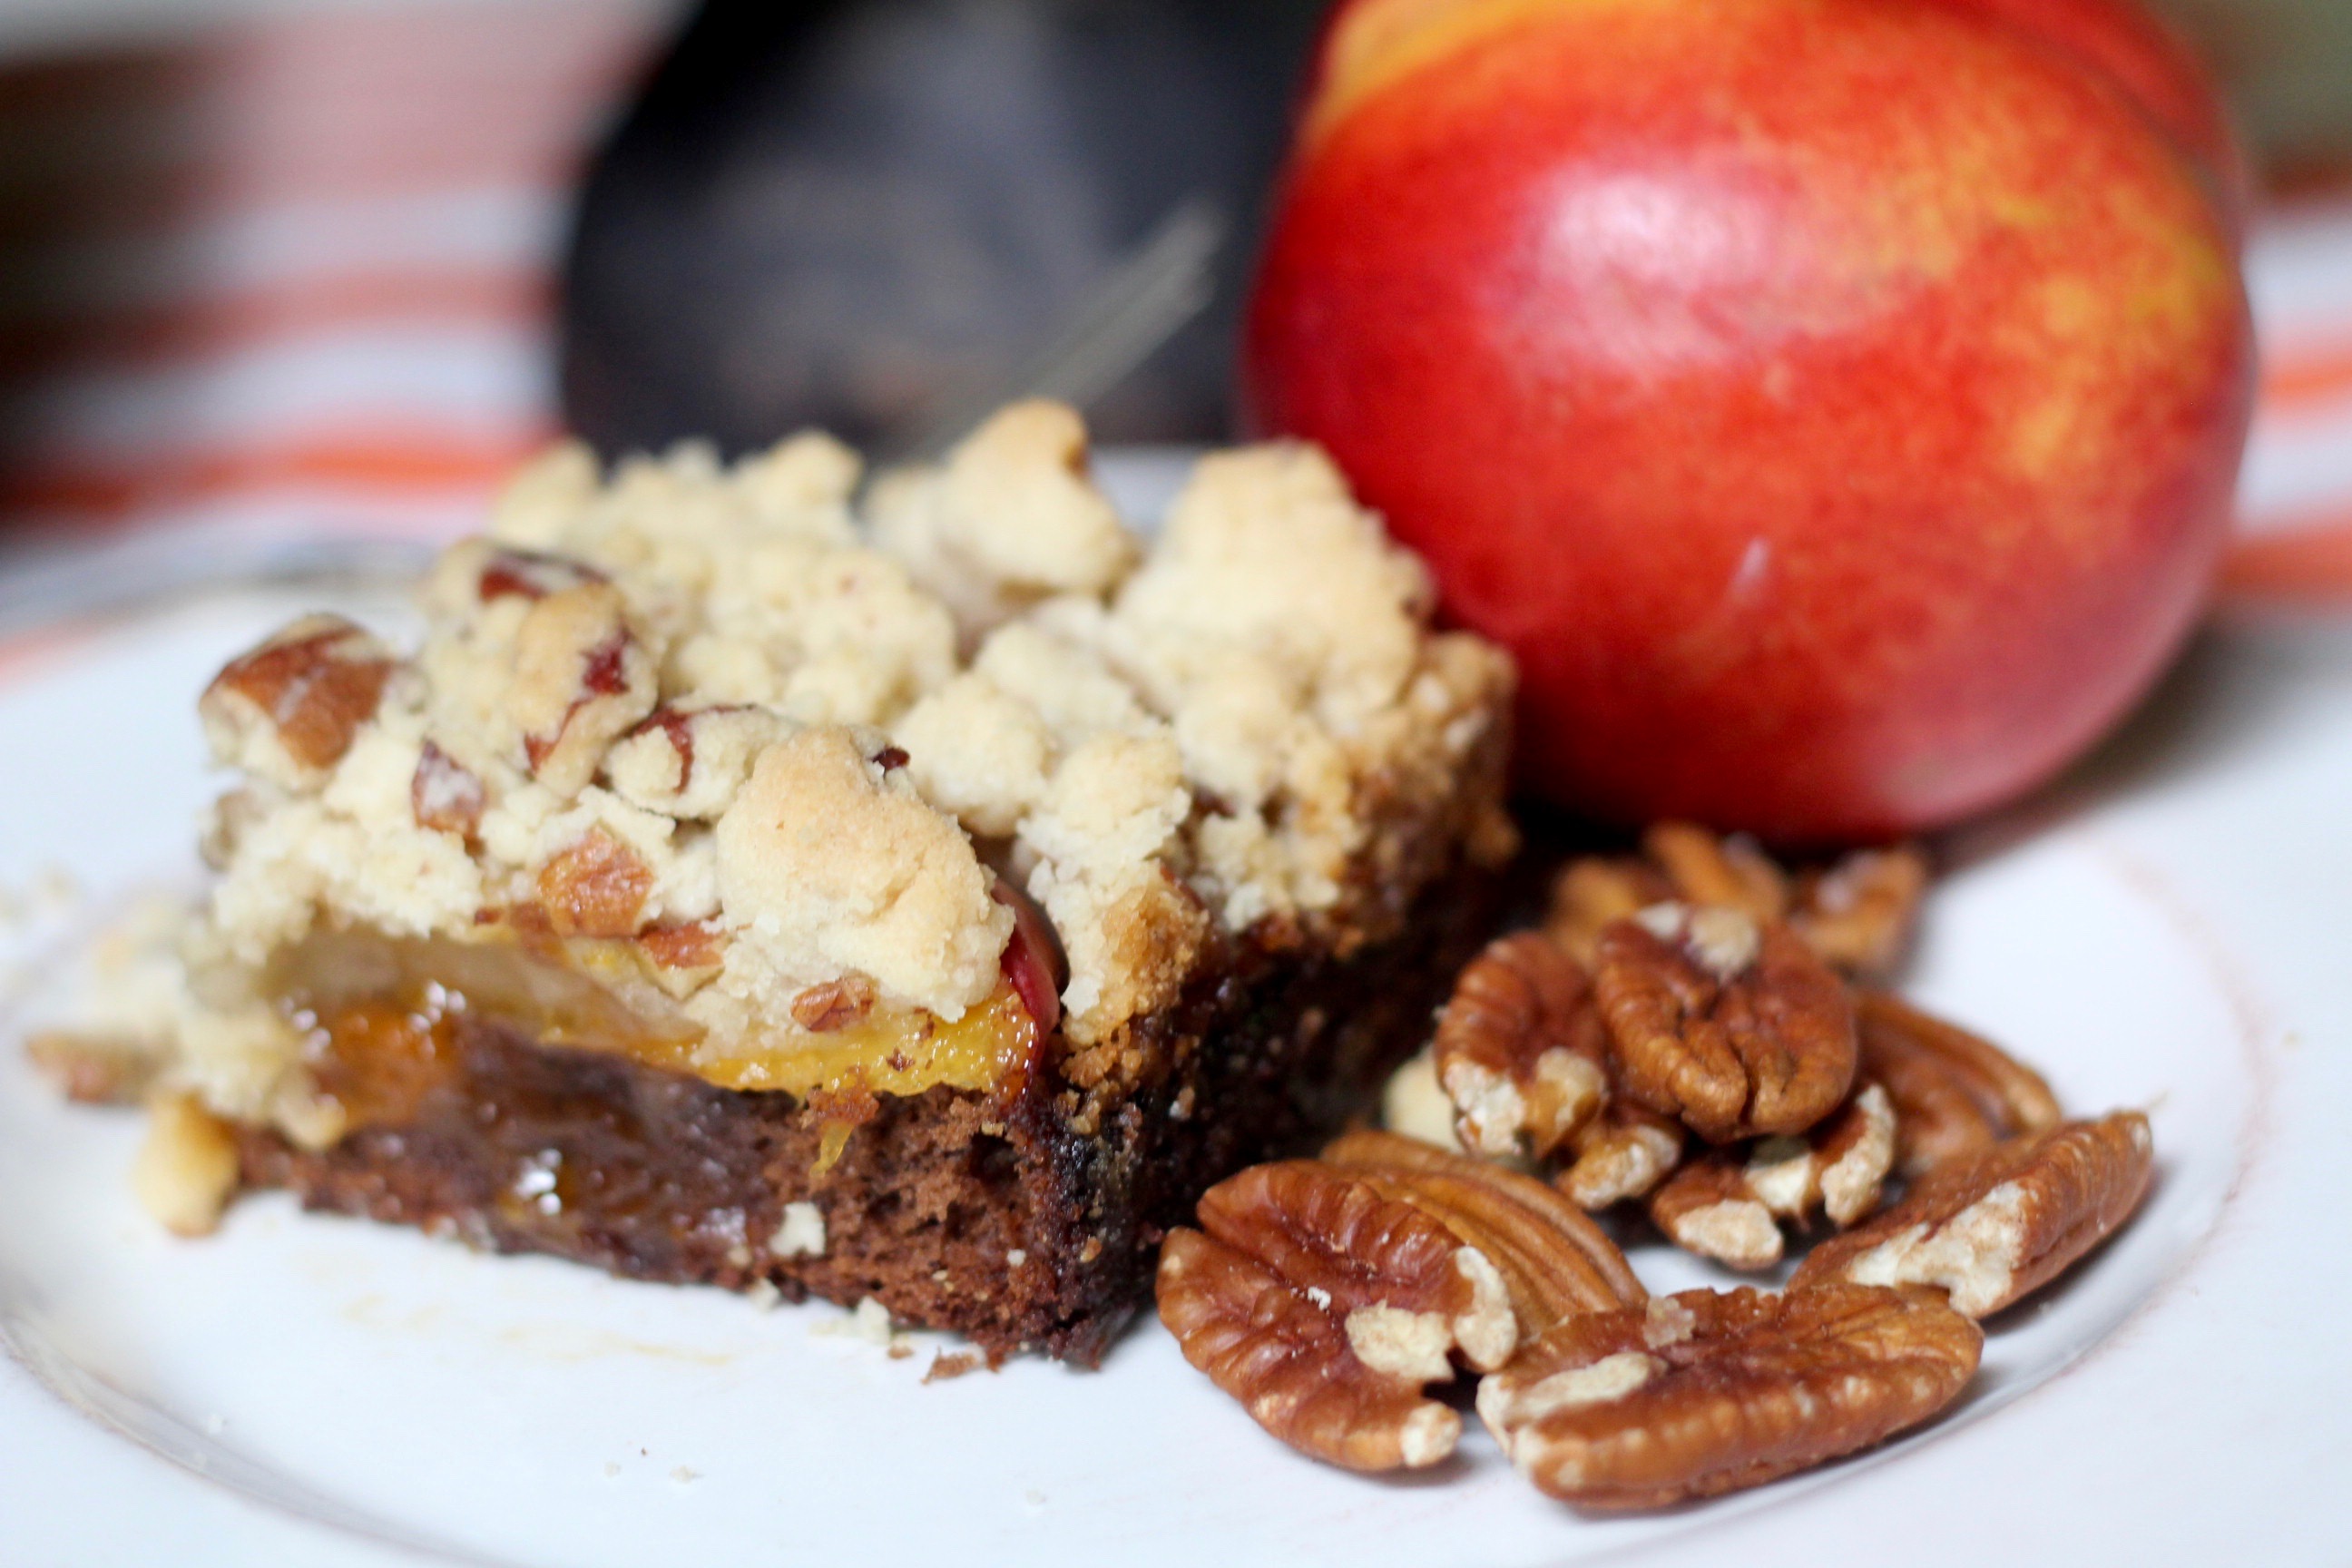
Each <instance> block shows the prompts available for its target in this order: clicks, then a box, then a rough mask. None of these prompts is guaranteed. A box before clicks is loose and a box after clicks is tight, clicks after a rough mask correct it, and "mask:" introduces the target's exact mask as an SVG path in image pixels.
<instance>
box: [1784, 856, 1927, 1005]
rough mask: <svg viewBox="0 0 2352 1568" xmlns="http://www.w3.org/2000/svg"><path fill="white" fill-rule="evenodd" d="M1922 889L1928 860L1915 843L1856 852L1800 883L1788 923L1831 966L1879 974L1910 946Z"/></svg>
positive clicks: (1807, 875)
mask: <svg viewBox="0 0 2352 1568" xmlns="http://www.w3.org/2000/svg"><path fill="white" fill-rule="evenodd" d="M1926 894H1927V853H1926V852H1925V851H1924V850H1922V849H1921V848H1920V847H1918V846H1917V845H1916V844H1897V845H1894V846H1892V847H1888V848H1885V849H1857V850H1854V851H1853V853H1852V854H1850V855H1847V856H1846V857H1845V858H1843V859H1841V860H1839V861H1838V862H1837V863H1836V864H1835V865H1833V866H1831V867H1830V868H1827V869H1826V870H1821V871H1813V872H1808V873H1807V874H1806V875H1805V876H1804V877H1802V878H1801V879H1799V882H1798V889H1797V899H1796V906H1795V908H1794V910H1792V911H1791V912H1790V916H1789V924H1790V928H1791V929H1792V930H1794V931H1796V933H1797V934H1798V935H1799V936H1801V937H1803V938H1804V939H1805V941H1806V942H1807V943H1808V944H1810V945H1811V948H1812V950H1813V951H1814V952H1818V953H1820V954H1821V955H1822V962H1823V963H1828V964H1829V965H1831V966H1832V968H1835V969H1838V970H1842V971H1843V972H1844V973H1848V974H1863V975H1869V974H1884V973H1886V972H1887V971H1888V970H1890V969H1892V968H1894V967H1895V961H1896V960H1897V959H1899V958H1901V957H1902V956H1903V951H1904V949H1905V948H1906V947H1907V946H1908V945H1909V944H1910V941H1911V931H1912V928H1913V926H1914V925H1915V924H1916V922H1917V921H1918V917H1919V900H1921V899H1922V898H1924V897H1925V896H1926Z"/></svg>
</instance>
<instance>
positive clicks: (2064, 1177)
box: [1790, 1110, 2154, 1318]
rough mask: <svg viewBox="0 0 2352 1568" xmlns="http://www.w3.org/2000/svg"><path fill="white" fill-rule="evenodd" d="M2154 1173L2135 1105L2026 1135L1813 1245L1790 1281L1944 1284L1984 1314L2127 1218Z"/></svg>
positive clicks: (1963, 1304) (1966, 1306)
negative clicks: (1857, 1225) (2095, 1118)
mask: <svg viewBox="0 0 2352 1568" xmlns="http://www.w3.org/2000/svg"><path fill="white" fill-rule="evenodd" d="M2153 1168H2154V1145H2153V1143H2152V1142H2151V1140H2150V1139H2149V1136H2148V1130H2147V1117H2145V1116H2142V1115H2141V1114H2140V1113H2139V1112H2137V1111H2136V1110H2125V1111H2117V1112H2116V1114H2114V1115H2112V1116H2109V1117H2107V1118H2106V1119H2105V1121H2071V1122H2067V1123H2065V1124H2064V1125H2063V1126H2059V1127H2053V1128H2050V1129H2047V1130H2046V1131H2041V1132H2033V1133H2028V1134H2026V1135H2025V1136H2023V1137H2021V1138H2016V1139H2012V1140H2011V1141H2010V1142H2007V1143H2003V1144H2001V1145H2000V1146H1999V1147H1998V1148H1994V1149H1990V1150H1987V1151H1986V1152H1983V1153H1981V1154H1979V1155H1978V1156H1976V1157H1975V1158H1974V1159H1971V1160H1968V1161H1964V1162H1961V1163H1957V1164H1952V1165H1946V1166H1943V1167H1940V1168H1938V1169H1937V1170H1934V1171H1931V1172H1929V1173H1927V1175H1926V1176H1923V1177H1921V1178H1920V1180H1919V1182H1918V1184H1916V1185H1915V1186H1914V1187H1913V1188H1912V1189H1911V1192H1910V1194H1909V1195H1908V1196H1906V1198H1905V1199H1904V1200H1903V1201H1902V1202H1901V1203H1899V1204H1897V1205H1895V1206H1894V1207H1893V1208H1890V1209H1888V1210H1887V1211H1886V1212H1885V1213H1884V1214H1882V1215H1879V1216H1878V1217H1877V1218H1876V1219H1874V1220H1873V1221H1871V1222H1870V1223H1869V1224H1867V1225H1865V1226H1862V1227H1860V1228H1859V1229H1856V1230H1852V1231H1849V1232H1847V1233H1846V1234H1845V1235H1843V1236H1841V1237H1834V1238H1832V1240H1829V1241H1826V1242H1823V1243H1822V1245H1821V1246H1819V1247H1815V1248H1814V1249H1813V1251H1812V1254H1811V1256H1810V1257H1808V1258H1806V1259H1805V1261H1804V1263H1803V1264H1802V1265H1801V1266H1800V1267H1799V1268H1798V1269H1797V1272H1796V1276H1795V1278H1794V1279H1791V1280H1790V1288H1791V1289H1804V1288H1813V1287H1819V1286H1821V1285H1823V1284H1826V1283H1829V1282H1832V1281H1836V1280H1851V1281H1853V1282H1854V1283H1857V1284H1864V1285H1934V1286H1940V1287H1942V1288H1943V1289H1946V1290H1948V1291H1949V1292H1950V1293H1951V1299H1952V1305H1953V1306H1954V1307H1955V1308H1956V1309H1958V1310H1960V1311H1962V1312H1965V1313H1967V1314H1968V1315H1969V1317H1972V1318H1982V1317H1987V1316H1990V1314H1992V1313H1994V1312H1997V1311H1999V1310H2001V1309H2002V1308H2003V1307H2006V1306H2008V1305H2009V1304H2010V1303H2011V1302H2012V1301H2014V1300H2018V1299H2019V1298H2020V1297H2021V1296H2024V1295H2026V1294H2028V1293H2029V1292H2031V1291H2033V1290H2035V1289H2040V1288H2041V1287H2042V1285H2044V1284H2046V1283H2048V1282H2049V1281H2050V1280H2052V1279H2055V1278H2056V1277H2057V1276H2058V1275H2059V1274H2061V1273H2063V1272H2064V1271H2065V1269H2066V1268H2068V1267H2069V1266H2071V1265H2072V1264H2073V1263H2074V1260H2075V1259H2077V1258H2081V1257H2082V1256H2083V1255H2084V1253H2086V1252H2088V1251H2090V1250H2091V1248H2093V1247H2096V1246H2097V1245H2098V1244H2099V1243H2100V1242H2101V1241H2103V1240H2105V1238H2106V1237H2107V1236H2108V1235H2109V1234H2110V1233H2112V1232H2113V1231H2114V1230H2115V1229H2116V1226H2120V1225H2122V1224H2123V1223H2124V1221H2125V1220H2126V1219H2128V1218H2130V1217H2131V1214H2132V1211H2133V1210H2134V1209H2136V1208H2137V1207H2138V1206H2139V1201H2140V1199H2141V1198H2142V1197H2143V1196H2145V1195H2146V1194H2147V1185H2148V1179H2149V1176H2150V1174H2151V1173H2152V1171H2153Z"/></svg>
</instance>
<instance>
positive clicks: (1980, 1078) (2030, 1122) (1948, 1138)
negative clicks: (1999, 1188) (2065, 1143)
mask: <svg viewBox="0 0 2352 1568" xmlns="http://www.w3.org/2000/svg"><path fill="white" fill-rule="evenodd" d="M1854 1022H1855V1025H1856V1026H1857V1029H1858V1031H1859V1034H1860V1038H1861V1045H1862V1065H1863V1070H1864V1072H1866V1073H1868V1074H1869V1075H1870V1076H1871V1077H1872V1078H1874V1079H1877V1080H1878V1081H1879V1082H1881V1083H1883V1084H1885V1086H1886V1092H1887V1094H1888V1096H1889V1097H1890V1098H1891V1099H1892V1100H1894V1102H1895V1111H1896V1114H1897V1117H1898V1119H1899V1121H1900V1124H1901V1136H1900V1143H1901V1149H1900V1154H1901V1158H1902V1162H1903V1171H1904V1173H1905V1174H1906V1175H1911V1176H1916V1175H1921V1174H1924V1173H1927V1172H1928V1171H1930V1170H1933V1169H1935V1168H1936V1167H1937V1166H1938V1165H1942V1164H1947V1163H1950V1162H1952V1161H1954V1160H1960V1159H1966V1158H1969V1157H1971V1156H1973V1155H1976V1154H1978V1153H1980V1152H1983V1151H1985V1150H1987V1149H1990V1148H1991V1147H1992V1146H1993V1145H1994V1144H1995V1143H1998V1142H2000V1141H2001V1140H2002V1139H2004V1138H2009V1137H2013V1136H2015V1135H2016V1134H2018V1133H2021V1132H2040V1131H2044V1130H2046V1129H2048V1128H2052V1127H2055V1126H2056V1125H2058V1123H2059V1122H2060V1121H2063V1119H2064V1116H2063V1112H2062V1111H2061V1110H2059V1109H2058V1099H2057V1097H2056V1096H2055V1095H2053V1094H2052V1093H2051V1092H2050V1086H2049V1084H2047V1083H2046V1082H2044V1081H2043V1080H2042V1075H2041V1074H2040V1073H2037V1072H2035V1071H2034V1070H2033V1069H2032V1068H2029V1067H2027V1066H2026V1065H2025V1064H2024V1063H2022V1062H2021V1061H2018V1060H2017V1059H2016V1058H2013V1057H2011V1056H2010V1055H2009V1054H2008V1053H2007V1052H2005V1051H2003V1050H2001V1048H2000V1047H1998V1046H1996V1045H1994V1044H1993V1043H1992V1042H1991V1041H1990V1040H1986V1039H1983V1038H1980V1037H1978V1036H1976V1035H1972V1034H1970V1033H1969V1031H1968V1030H1966V1029H1963V1028H1961V1027H1960V1026H1958V1025H1957V1024H1948V1023H1946V1022H1945V1021H1944V1020H1943V1019H1941V1018H1938V1017H1936V1016H1933V1015H1932V1014H1928V1013H1925V1012H1922V1011H1921V1010H1920V1009H1918V1008H1916V1007H1914V1006H1912V1005H1910V1004H1909V1003H1907V1002H1905V1001H1903V1000H1902V999H1901V998H1900V997H1896V996H1893V995H1889V994H1887V993H1885V992H1884V991H1864V992H1861V993H1859V994H1857V995H1856V996H1855V998H1854Z"/></svg>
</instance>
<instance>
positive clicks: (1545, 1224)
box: [1323, 1131, 1646, 1337]
mask: <svg viewBox="0 0 2352 1568" xmlns="http://www.w3.org/2000/svg"><path fill="white" fill-rule="evenodd" d="M1323 1158H1324V1159H1325V1160H1326V1161H1327V1162H1328V1163H1331V1164H1333V1165H1336V1166H1339V1167H1340V1168H1341V1169H1343V1170H1345V1171H1347V1172H1348V1173H1349V1174H1350V1175H1354V1176H1358V1177H1360V1178H1361V1179H1362V1180H1364V1181H1367V1182H1370V1184H1372V1185H1373V1186H1374V1187H1375V1188H1376V1189H1378V1191H1379V1192H1380V1193H1381V1195H1382V1196H1384V1197H1389V1198H1393V1199H1395V1200H1396V1201H1398V1202H1401V1203H1406V1204H1410V1205H1412V1206H1413V1207H1415V1208H1417V1209H1420V1210H1421V1211H1423V1213H1425V1214H1427V1215H1430V1216H1431V1217H1432V1218H1433V1219H1435V1220H1436V1221H1437V1222H1438V1223H1439V1224H1441V1225H1443V1226H1445V1227H1446V1228H1447V1229H1448V1230H1450V1231H1452V1232H1453V1233H1454V1236H1455V1237H1457V1238H1458V1239H1460V1240H1461V1241H1462V1242H1464V1243H1465V1244H1466V1245H1468V1246H1471V1247H1476V1248H1477V1249H1478V1250H1479V1251H1480V1252H1481V1253H1483V1254H1485V1255H1486V1258H1488V1259H1489V1260H1491V1261H1492V1262H1493V1263H1494V1265H1495V1267H1496V1268H1498V1269H1500V1270H1501V1271H1502V1276H1503V1282H1504V1284H1505V1286H1506V1287H1507V1289H1509V1291H1510V1296H1511V1307H1512V1310H1513V1311H1514V1312H1515V1313H1516V1314H1517V1318H1518V1323H1519V1332H1520V1334H1521V1336H1522V1337H1532V1336H1533V1335H1536V1334H1539V1333H1541V1332H1543V1331H1545V1330H1547V1329H1549V1328H1550V1327H1551V1325H1552V1324H1554V1323H1556V1322H1558V1321H1559V1320H1560V1319H1562V1318H1564V1317H1569V1316H1571V1315H1573V1314H1575V1313H1578V1312H1594V1311H1601V1310H1606V1309H1608V1308H1612V1307H1622V1306H1627V1305H1630V1304H1633V1303H1635V1302H1639V1301H1641V1300H1643V1298H1644V1296H1645V1295H1646V1292H1645V1291H1643V1289H1642V1282H1641V1281H1640V1280H1639V1279H1635V1278H1634V1276H1633V1267H1632V1265H1630V1264H1628V1263H1627V1262H1626V1261H1625V1255H1624V1254H1623V1253H1622V1252H1621V1251H1619V1250H1618V1248H1617V1244H1616V1243H1615V1242H1613V1241H1612V1240H1610V1239H1609V1237H1607V1236H1606V1235H1604V1234H1603V1233H1602V1232H1601V1227H1600V1226H1597V1225H1595V1224H1593V1223H1592V1221H1591V1218H1590V1217H1589V1216H1588V1215H1586V1214H1585V1213H1584V1212H1583V1211H1582V1210H1581V1209H1579V1208H1577V1207H1576V1206H1575V1205H1572V1204H1570V1203H1567V1202H1565V1201H1563V1200H1562V1199H1561V1198H1560V1196H1559V1194H1557V1193H1555V1192H1553V1191H1552V1190H1551V1189H1550V1188H1549V1187H1547V1186H1545V1185H1544V1184H1542V1183H1541V1182H1538V1181H1537V1180H1535V1179H1534V1178H1533V1177H1529V1176H1522V1175H1520V1174H1518V1173H1516V1172H1513V1171H1507V1170H1504V1169H1502V1168H1501V1167H1499V1166H1496V1165H1494V1164H1491V1163H1487V1162H1486V1161H1483V1160H1477V1159H1473V1158H1470V1157H1468V1156H1466V1155H1462V1154H1455V1153H1452V1152H1448V1151H1446V1150H1444V1149H1438V1148H1433V1147H1432V1146H1431V1145H1429V1144H1427V1143H1423V1142H1419V1141H1417V1140H1415V1139H1412V1138H1404V1137H1400V1136H1399V1135H1398V1134H1396V1133H1393V1132H1375V1131H1364V1132H1349V1133H1347V1134H1345V1135H1343V1136H1342V1137H1340V1138H1339V1139H1336V1140H1334V1141H1333V1142H1332V1143H1331V1144H1330V1145H1329V1146H1328V1148H1326V1149H1325V1150H1324V1151H1323Z"/></svg>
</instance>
